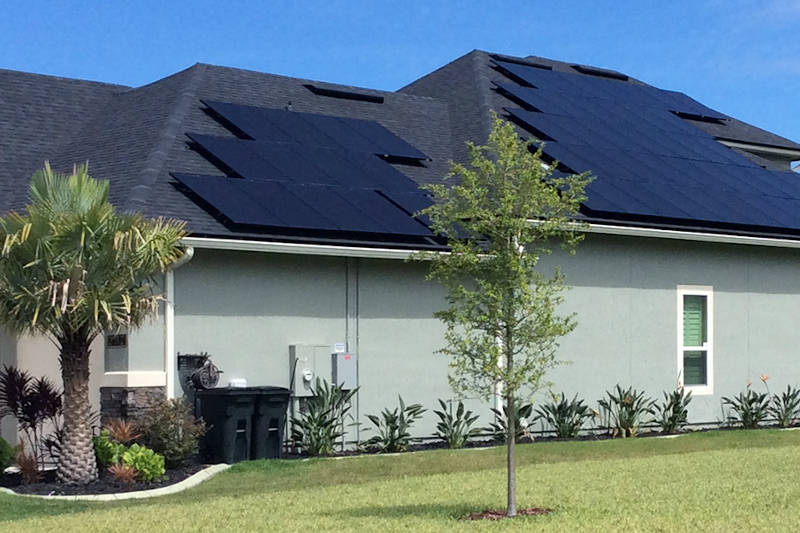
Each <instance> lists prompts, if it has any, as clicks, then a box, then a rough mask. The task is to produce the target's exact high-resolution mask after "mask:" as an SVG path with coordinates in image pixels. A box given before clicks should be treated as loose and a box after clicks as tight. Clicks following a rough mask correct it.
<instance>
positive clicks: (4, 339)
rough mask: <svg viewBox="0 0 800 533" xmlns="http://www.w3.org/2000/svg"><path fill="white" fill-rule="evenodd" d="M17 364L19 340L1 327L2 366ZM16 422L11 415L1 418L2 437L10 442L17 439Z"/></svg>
mask: <svg viewBox="0 0 800 533" xmlns="http://www.w3.org/2000/svg"><path fill="white" fill-rule="evenodd" d="M16 364H17V341H16V340H15V339H14V337H13V336H12V335H9V334H8V333H7V332H6V331H5V330H3V329H2V328H0V367H2V366H4V365H9V366H15V365H16ZM16 434H17V433H16V424H15V422H14V420H13V419H12V418H11V417H8V416H7V417H4V418H3V419H2V420H0V437H3V438H4V439H6V440H7V441H9V442H15V441H16Z"/></svg>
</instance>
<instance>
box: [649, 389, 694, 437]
mask: <svg viewBox="0 0 800 533" xmlns="http://www.w3.org/2000/svg"><path fill="white" fill-rule="evenodd" d="M691 401H692V392H691V391H689V392H687V391H686V390H685V389H684V388H683V387H678V388H677V389H675V390H674V391H672V392H664V401H663V402H662V403H661V404H660V405H656V406H655V408H654V414H655V417H654V418H653V423H654V424H655V425H657V426H658V427H659V428H660V429H661V432H662V433H676V432H678V431H680V430H681V429H683V427H684V426H685V425H686V423H687V422H688V421H689V409H688V406H689V403H690V402H691Z"/></svg>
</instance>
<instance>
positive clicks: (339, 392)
mask: <svg viewBox="0 0 800 533" xmlns="http://www.w3.org/2000/svg"><path fill="white" fill-rule="evenodd" d="M357 391H358V389H353V390H349V391H345V390H343V389H342V388H341V387H339V386H338V385H330V384H328V382H327V381H325V380H324V379H322V380H321V379H320V378H317V381H316V383H315V385H314V396H312V397H310V398H309V399H308V400H307V402H306V405H305V411H303V412H301V413H300V416H298V417H292V439H293V440H294V441H295V444H296V445H298V446H299V447H300V448H301V449H302V450H303V451H305V452H306V453H307V454H308V455H311V456H319V455H331V454H332V453H333V447H334V446H335V445H336V442H337V441H338V440H339V439H341V438H342V437H343V436H344V433H345V432H344V420H345V417H346V416H347V414H348V413H349V412H350V407H351V404H350V400H351V399H352V398H353V395H355V393H356V392H357Z"/></svg>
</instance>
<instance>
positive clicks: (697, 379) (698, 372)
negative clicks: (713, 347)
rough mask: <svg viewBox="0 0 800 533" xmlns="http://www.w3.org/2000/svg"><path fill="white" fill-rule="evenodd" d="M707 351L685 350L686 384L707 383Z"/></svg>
mask: <svg viewBox="0 0 800 533" xmlns="http://www.w3.org/2000/svg"><path fill="white" fill-rule="evenodd" d="M706 358H707V353H706V352H704V351H703V352H699V351H698V352H683V384H684V385H706V384H708V376H707V375H706V369H707V368H708V366H707V365H706Z"/></svg>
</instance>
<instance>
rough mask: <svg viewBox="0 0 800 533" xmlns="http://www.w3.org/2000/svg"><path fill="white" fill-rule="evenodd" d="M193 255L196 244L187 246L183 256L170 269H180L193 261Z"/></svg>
mask: <svg viewBox="0 0 800 533" xmlns="http://www.w3.org/2000/svg"><path fill="white" fill-rule="evenodd" d="M193 257H194V246H187V247H186V248H185V249H184V251H183V256H181V258H180V259H178V260H177V261H175V262H174V263H173V264H172V266H171V267H170V270H177V269H179V268H180V267H182V266H183V265H185V264H186V263H188V262H189V261H191V260H192V258H193Z"/></svg>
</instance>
